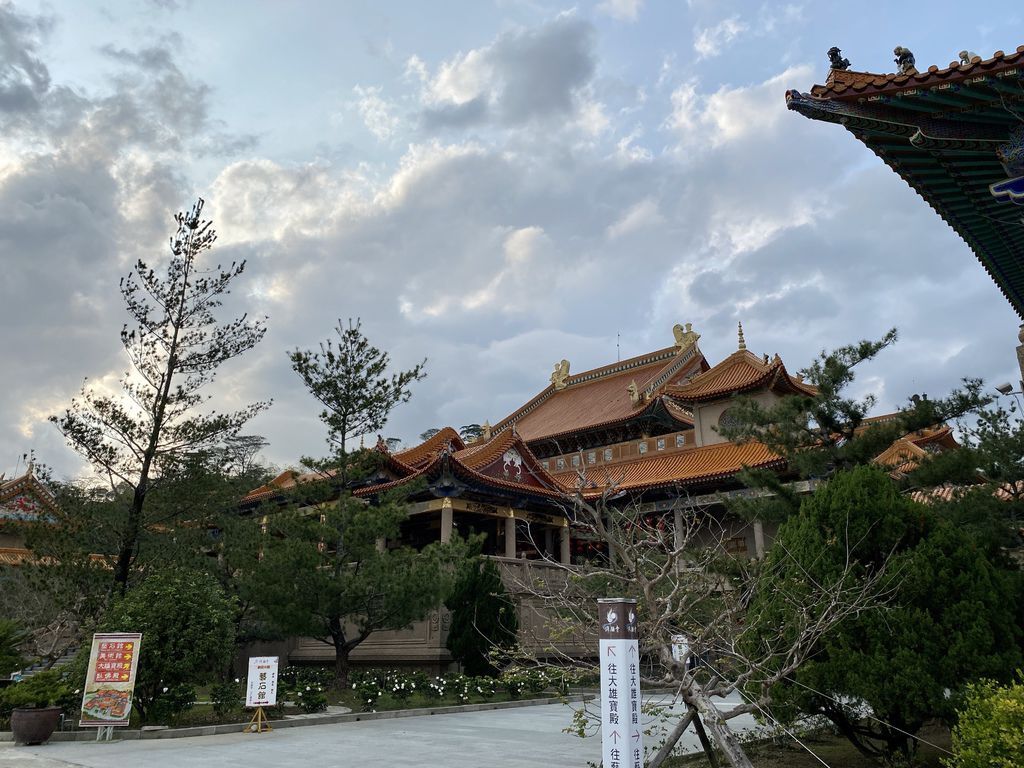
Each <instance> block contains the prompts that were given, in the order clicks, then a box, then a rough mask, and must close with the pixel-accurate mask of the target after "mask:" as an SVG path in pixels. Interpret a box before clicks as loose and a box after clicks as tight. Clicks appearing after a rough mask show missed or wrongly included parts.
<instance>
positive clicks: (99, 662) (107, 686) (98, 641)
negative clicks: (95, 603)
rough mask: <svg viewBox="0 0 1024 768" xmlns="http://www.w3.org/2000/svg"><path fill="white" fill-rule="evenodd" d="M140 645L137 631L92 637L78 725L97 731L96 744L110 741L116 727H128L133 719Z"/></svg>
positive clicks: (140, 636)
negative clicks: (133, 699) (133, 700)
mask: <svg viewBox="0 0 1024 768" xmlns="http://www.w3.org/2000/svg"><path fill="white" fill-rule="evenodd" d="M141 643H142V635H140V634H139V633H137V632H131V633H129V632H112V633H102V634H96V635H93V636H92V648H91V649H90V651H89V667H88V671H87V673H86V678H85V686H84V690H83V692H82V714H81V718H80V719H79V721H78V724H79V725H80V726H81V727H84V728H88V727H93V728H97V729H98V730H97V731H96V740H97V741H109V740H110V737H111V735H112V734H113V732H114V726H122V727H123V726H126V725H128V722H129V720H130V719H131V715H132V697H133V695H134V692H135V673H136V671H137V670H138V666H139V647H140V645H141Z"/></svg>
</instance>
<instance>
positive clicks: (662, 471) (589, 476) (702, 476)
mask: <svg viewBox="0 0 1024 768" xmlns="http://www.w3.org/2000/svg"><path fill="white" fill-rule="evenodd" d="M784 466H785V460H784V459H782V457H780V456H778V455H777V454H775V453H773V452H772V451H771V450H769V449H768V448H767V447H766V446H764V445H762V444H761V443H754V442H750V443H744V444H741V445H738V444H736V443H719V444H717V445H706V446H702V447H699V448H690V449H689V450H684V451H680V452H677V453H673V454H670V455H666V456H642V457H640V458H637V459H633V460H631V461H626V462H622V463H619V464H614V465H611V466H608V467H606V468H601V469H600V470H597V471H593V470H591V471H590V472H584V473H583V475H582V476H581V474H580V473H579V472H575V471H574V472H562V473H559V474H557V475H555V476H554V477H555V480H557V481H558V483H559V484H560V485H561V486H562V487H563V488H566V489H567V490H570V491H574V490H577V489H581V490H582V491H583V494H584V495H585V496H587V495H597V494H600V492H601V491H602V490H604V489H605V488H607V487H608V486H614V487H615V488H616V489H618V490H622V491H639V490H649V489H654V488H664V487H672V486H677V485H678V486H686V485H698V484H702V483H710V482H715V481H719V480H724V479H727V478H730V477H733V476H734V475H736V474H737V473H738V472H740V471H741V470H742V469H744V468H747V467H750V468H772V467H777V468H780V469H781V468H782V467H784ZM584 469H585V468H584Z"/></svg>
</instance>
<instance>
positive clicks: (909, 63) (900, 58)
mask: <svg viewBox="0 0 1024 768" xmlns="http://www.w3.org/2000/svg"><path fill="white" fill-rule="evenodd" d="M892 52H893V53H894V54H895V56H896V58H895V59H894V60H893V61H895V62H896V69H897V70H899V73H900V74H901V75H916V74H917V66H916V62H915V61H914V54H913V53H911V52H910V49H909V48H904V47H903V46H902V45H897V46H896V47H895V48H893V49H892Z"/></svg>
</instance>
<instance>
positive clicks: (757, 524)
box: [754, 520, 764, 560]
mask: <svg viewBox="0 0 1024 768" xmlns="http://www.w3.org/2000/svg"><path fill="white" fill-rule="evenodd" d="M754 554H755V555H756V556H757V559H758V560H760V559H761V558H762V557H764V526H763V525H761V521H760V520H755V521H754Z"/></svg>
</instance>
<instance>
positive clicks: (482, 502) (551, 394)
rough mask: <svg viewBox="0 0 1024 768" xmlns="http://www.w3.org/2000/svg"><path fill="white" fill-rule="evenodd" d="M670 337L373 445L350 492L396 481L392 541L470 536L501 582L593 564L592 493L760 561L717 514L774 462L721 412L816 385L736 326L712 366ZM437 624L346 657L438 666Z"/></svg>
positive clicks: (685, 331) (285, 485)
mask: <svg viewBox="0 0 1024 768" xmlns="http://www.w3.org/2000/svg"><path fill="white" fill-rule="evenodd" d="M673 337H674V343H673V344H672V345H671V346H668V347H665V348H663V349H659V350H656V351H654V352H650V353H648V354H645V355H640V356H637V357H633V358H629V359H627V360H621V361H617V362H615V363H610V364H608V365H605V366H601V367H599V368H595V369H592V370H587V371H583V372H580V373H572V372H571V370H570V363H569V362H568V361H567V360H562V361H560V362H559V363H557V364H556V365H555V369H554V372H553V373H552V374H551V376H550V379H549V383H548V385H547V386H545V387H544V388H543V389H542V390H541V391H540V392H539V393H538V394H537V395H536V396H534V397H533V398H531V399H530V400H528V401H527V402H526V403H525V404H524V405H523V406H522V407H520V408H518V409H516V410H515V411H514V412H512V413H511V414H509V415H507V416H506V417H505V418H503V419H501V420H499V421H498V422H496V423H495V425H494V426H493V427H492V426H490V425H489V424H485V425H484V432H483V435H482V436H481V437H480V438H479V439H477V440H476V441H474V442H472V443H469V444H466V443H465V442H464V441H463V440H462V439H461V438H460V437H459V435H458V433H457V432H456V431H455V430H454V429H452V428H450V427H448V428H445V429H442V430H441V431H439V432H437V433H436V434H434V435H433V436H432V437H431V438H430V439H428V440H426V441H425V442H423V443H421V444H420V445H417V446H415V447H413V448H410V449H408V450H404V451H399V452H395V453H391V452H389V451H388V449H387V447H386V444H385V443H384V442H383V441H380V442H379V443H378V445H377V448H376V450H378V451H380V452H382V453H383V454H384V457H383V460H382V461H381V465H380V470H379V473H378V475H377V476H376V477H374V478H371V480H370V481H369V482H368V483H367V484H366V485H363V486H361V487H359V488H357V489H356V490H354V495H356V496H358V497H361V498H365V499H372V498H373V497H374V496H376V495H378V494H381V493H384V492H388V491H391V490H393V489H395V488H400V487H403V486H408V487H409V488H410V496H409V498H408V501H409V505H410V507H409V516H408V519H407V520H406V522H405V523H404V524H403V528H402V539H403V543H407V544H411V545H413V546H423V545H425V544H427V543H429V542H431V541H447V540H448V539H449V538H450V537H451V536H452V535H453V533H455V532H458V533H460V534H470V533H477V534H479V533H483V534H484V535H485V537H486V544H485V548H484V553H485V554H486V555H489V556H491V557H492V558H494V560H495V561H496V563H497V564H498V566H499V570H500V571H502V573H503V575H504V576H505V581H506V584H508V585H515V584H517V583H520V584H521V583H523V579H522V578H520V572H521V570H522V569H523V568H525V567H529V568H531V569H533V570H532V571H531V573H533V574H540V575H541V577H543V578H544V579H546V580H554V579H559V578H564V576H565V570H564V568H563V566H566V565H568V566H572V565H574V564H577V563H579V562H582V561H583V560H586V559H587V558H588V557H590V556H593V555H594V554H595V551H596V550H597V549H600V547H601V546H602V545H601V544H600V543H598V542H595V541H594V540H593V539H592V537H590V536H589V535H588V534H587V532H586V531H585V530H581V529H579V528H577V527H575V526H574V524H573V507H574V504H573V497H574V495H576V494H580V495H582V496H583V497H584V498H585V499H586V498H595V497H597V496H600V495H601V494H602V493H605V492H607V491H609V490H610V489H611V490H612V491H614V492H615V493H616V494H617V498H619V499H621V501H617V502H616V503H621V504H626V503H629V504H634V505H637V506H638V508H639V510H640V511H641V512H642V513H643V514H645V515H646V514H651V515H662V516H663V517H664V519H665V523H666V524H667V525H675V526H676V527H675V530H680V529H681V525H680V524H679V518H680V517H681V516H682V514H683V511H684V508H685V507H687V506H692V507H697V508H700V509H701V510H703V511H705V512H706V513H709V514H714V515H716V516H717V518H718V520H719V522H720V524H721V525H722V526H723V530H725V531H726V535H725V539H724V546H725V548H726V550H727V551H728V552H730V553H731V554H733V555H735V556H738V557H744V558H755V557H761V556H763V555H764V553H765V550H766V548H767V546H768V545H769V544H770V542H771V539H772V535H773V533H774V529H773V528H771V527H770V526H768V525H762V524H761V523H760V522H757V521H755V522H752V523H751V522H747V521H744V520H739V519H730V518H729V516H728V515H727V514H726V512H725V507H724V504H723V495H728V494H729V493H733V492H742V491H743V486H742V485H741V483H740V482H739V481H738V479H737V475H738V473H739V472H740V471H741V470H743V469H744V468H746V467H752V468H768V469H774V470H776V471H778V472H780V473H782V474H783V475H785V473H786V471H787V470H786V466H785V462H784V461H783V460H782V459H781V457H779V456H777V455H775V454H773V453H772V452H771V451H770V450H769V449H768V448H766V447H765V446H763V445H760V444H758V443H745V444H737V443H732V442H730V441H728V440H726V439H725V437H724V436H722V435H721V434H720V433H719V431H718V429H719V427H721V426H722V425H726V424H729V423H730V421H731V419H732V418H733V413H732V412H731V410H730V406H731V405H732V404H733V403H734V402H735V399H736V398H737V397H739V396H745V397H750V398H754V399H756V400H758V401H760V402H761V403H762V404H764V405H770V404H771V403H772V402H774V401H777V400H778V399H779V398H781V397H783V396H785V395H788V394H806V395H812V394H814V392H815V390H814V389H813V388H812V387H810V386H809V385H808V384H805V383H804V382H803V381H802V380H801V379H800V377H799V376H794V375H793V374H790V373H789V372H788V371H787V369H786V366H785V364H784V363H783V361H782V360H781V359H780V358H779V357H778V356H777V355H775V356H771V357H770V356H768V355H758V354H754V353H753V352H751V351H750V350H748V349H747V348H746V343H745V339H744V336H743V329H742V326H740V327H739V329H738V337H737V349H736V351H735V352H733V353H732V354H731V355H729V356H728V357H726V358H725V359H724V360H722V361H721V362H719V363H718V364H716V365H711V364H710V363H709V362H708V360H707V359H706V358H705V356H704V354H703V353H702V351H701V349H700V346H699V339H700V336H699V334H697V333H696V332H694V331H693V330H692V328H691V327H690V325H689V324H687V325H686V326H685V327H684V326H678V325H677V326H676V327H675V328H674V329H673ZM319 479H322V478H321V477H320V476H316V475H300V474H298V473H296V472H285V473H282V474H281V475H280V476H278V477H277V478H275V479H274V480H272V481H271V482H270V483H268V484H267V485H265V486H262V487H261V488H258V489H256V490H254V491H253V492H251V493H250V494H249V495H247V496H246V497H245V499H243V507H249V508H255V507H256V505H259V504H260V503H263V502H267V501H272V500H274V499H277V498H283V497H284V496H285V495H286V493H287V491H288V490H289V489H291V488H294V487H295V486H296V485H298V484H300V483H304V482H316V481H317V480H319ZM803 485H805V486H807V487H806V488H805V490H809V489H810V486H809V485H808V484H807V483H803ZM673 516H675V518H676V519H673ZM513 596H514V598H515V599H516V600H517V602H518V603H519V606H520V623H521V626H524V625H525V632H526V634H528V635H529V636H531V637H538V638H543V637H544V635H545V631H544V629H543V627H542V626H541V624H543V611H542V610H539V609H538V610H534V607H535V606H532V605H531V603H532V601H533V600H534V598H532V597H531V596H530V595H526V594H514V595H513ZM446 619H447V616H446V614H445V612H444V611H439V612H438V613H436V614H434V615H432V616H431V617H430V619H428V620H427V621H424V622H420V623H419V624H417V625H416V626H414V627H413V628H412V629H411V630H408V631H405V632H381V633H375V634H374V635H373V636H371V637H370V638H369V639H368V640H366V641H365V642H364V643H363V644H362V645H360V646H359V648H357V649H356V650H355V651H354V652H353V656H352V658H353V661H355V662H359V661H363V662H366V663H368V662H371V661H372V663H386V664H423V665H429V666H432V667H435V668H437V667H441V666H443V665H444V664H445V663H446V662H447V661H448V658H449V657H448V653H447V650H446V649H445V647H444V644H445V636H446V632H447V626H446ZM279 652H281V653H282V654H283V655H286V656H288V657H289V658H290V659H291V660H292V661H298V662H303V661H304V662H321V661H323V662H326V661H328V660H329V659H330V658H332V655H331V654H332V653H333V651H331V649H329V648H328V647H327V646H326V645H324V644H322V643H320V642H318V641H315V640H312V639H300V638H296V639H295V641H294V642H293V643H292V645H291V646H290V647H289V648H287V649H282V650H280V651H279Z"/></svg>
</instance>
